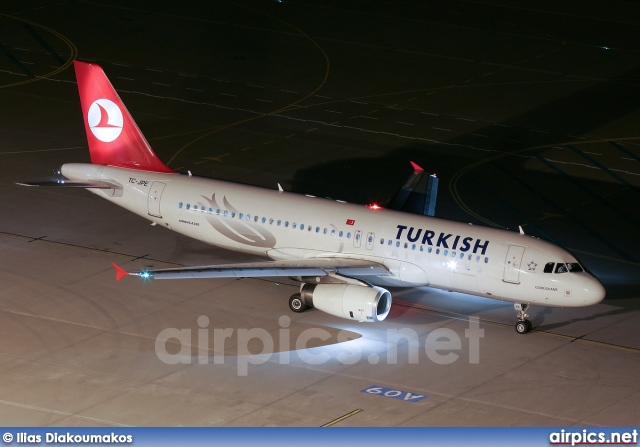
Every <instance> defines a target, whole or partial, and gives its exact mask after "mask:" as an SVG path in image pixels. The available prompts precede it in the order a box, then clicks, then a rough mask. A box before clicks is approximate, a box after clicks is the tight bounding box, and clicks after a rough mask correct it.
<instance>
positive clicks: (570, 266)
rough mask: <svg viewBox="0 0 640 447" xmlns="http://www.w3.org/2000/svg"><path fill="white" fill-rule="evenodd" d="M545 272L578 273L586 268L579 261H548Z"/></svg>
mask: <svg viewBox="0 0 640 447" xmlns="http://www.w3.org/2000/svg"><path fill="white" fill-rule="evenodd" d="M544 272H545V273H567V272H572V273H578V272H584V269H583V268H582V266H581V265H580V264H578V263H577V262H568V263H566V264H565V263H562V262H558V263H557V264H556V263H555V262H547V264H546V265H545V266H544Z"/></svg>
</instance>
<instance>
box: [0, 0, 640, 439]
mask: <svg viewBox="0 0 640 447" xmlns="http://www.w3.org/2000/svg"><path fill="white" fill-rule="evenodd" d="M639 27H640V5H639V4H637V3H635V2H623V1H618V0H614V1H613V3H612V2H606V3H605V2H595V1H593V2H584V1H580V2H578V1H569V2H562V3H558V2H539V1H536V2H533V1H518V2H507V1H499V0H498V1H494V2H491V3H489V2H482V1H460V2H444V1H436V2H427V3H425V2H402V3H401V4H395V3H391V2H390V3H382V2H380V3H376V2H373V3H371V2H366V3H365V2H347V3H345V2H323V3H322V4H320V3H314V2H307V1H284V2H276V1H274V2H258V1H253V2H251V1H240V2H204V1H193V2H187V3H186V4H184V3H180V4H176V2H171V1H162V0H161V1H150V0H140V1H137V2H125V1H121V2H108V3H107V2H104V3H101V2H92V1H59V2H49V1H46V2H45V1H41V0H33V1H13V0H8V1H5V2H3V4H2V6H0V45H1V46H0V117H1V121H0V142H1V143H0V203H1V204H2V212H1V213H0V284H1V285H2V287H1V288H0V424H2V425H7V426H31V425H37V426H322V425H331V426H336V427H338V426H573V425H580V426H590V425H592V426H609V425H625V426H632V425H637V424H638V421H639V420H640V376H639V375H638V371H639V370H640V335H639V331H638V327H640V310H639V309H640V263H639V262H640V238H639V237H638V229H639V225H640V211H639V207H638V204H639V203H640V200H639V198H640V194H639V189H638V187H639V186H640V145H639V144H640V134H639V133H638V130H637V129H638V122H640V107H639V104H640V102H639V101H638V99H639V98H640V76H639V73H640V63H639V62H638V61H639V60H640V59H639V58H638V55H639V54H640V46H639V45H638V41H637V39H636V36H637V35H638V31H639V30H638V28H639ZM74 59H81V60H88V61H95V62H97V63H99V64H100V65H102V67H103V68H104V69H105V72H106V73H107V75H108V76H109V78H110V79H111V81H112V83H113V85H114V86H115V88H116V89H117V90H118V91H119V92H120V96H121V97H122V99H123V101H124V102H125V104H126V105H127V107H128V109H129V111H130V112H131V114H132V115H133V117H134V119H135V120H136V122H137V123H138V125H139V127H140V128H141V129H142V131H143V133H144V134H145V135H146V136H147V138H148V140H149V142H150V143H151V145H152V146H153V147H154V149H155V150H156V152H157V153H158V154H159V156H160V157H161V158H162V159H163V160H164V161H165V162H166V163H168V164H169V166H170V167H172V168H173V169H176V170H178V171H180V172H183V173H187V171H191V172H192V173H193V175H199V176H205V177H215V178H219V179H223V180H230V181H235V182H240V183H246V184H252V185H256V186H260V187H266V188H277V184H278V183H280V184H281V185H282V186H283V188H284V189H285V190H287V191H292V192H295V193H302V194H312V195H316V196H323V197H331V198H334V199H341V200H347V201H349V202H354V203H362V204H367V203H372V202H376V203H384V201H385V200H388V199H389V198H390V197H391V196H392V195H393V193H394V192H395V190H396V189H397V188H398V187H400V186H401V185H402V184H403V182H404V180H405V179H406V178H407V176H408V175H409V174H410V172H411V167H410V164H409V162H410V161H414V162H416V163H418V164H419V165H421V166H422V167H423V168H425V169H426V170H427V171H430V172H434V173H436V174H437V175H438V177H439V178H440V191H439V196H438V204H437V208H436V215H437V216H439V217H444V218H448V219H453V220H459V221H465V222H470V223H473V224H477V225H491V226H497V227H502V228H509V229H512V230H513V229H515V230H516V231H517V229H518V226H522V228H523V230H524V231H525V232H527V233H528V234H532V235H535V236H539V237H544V238H546V239H549V240H552V241H554V242H556V243H558V244H560V245H562V246H564V247H567V248H568V249H569V250H571V251H572V252H573V253H575V254H576V256H577V257H578V259H580V261H581V262H582V263H583V264H584V266H585V267H586V268H587V269H589V270H590V271H591V272H592V273H593V274H594V275H596V276H597V277H598V278H599V279H600V280H601V282H602V283H603V284H604V286H605V288H606V290H607V298H606V299H605V300H604V301H603V302H602V303H600V304H598V305H595V306H591V307H586V308H577V309H561V308H541V307H532V308H531V310H530V312H529V313H530V315H531V320H532V322H533V325H534V330H533V331H532V332H530V333H529V334H526V335H524V336H523V335H519V334H517V333H516V332H515V330H514V328H513V325H514V323H515V312H514V309H513V306H512V304H510V303H503V302H500V301H496V300H490V299H485V298H478V297H473V296H468V295H463V294H458V293H451V292H445V291H438V290H434V289H429V288H416V289H397V290H392V293H393V297H394V304H393V308H392V311H391V314H390V315H389V317H388V318H387V319H386V320H385V321H384V322H382V323H379V324H358V323H356V322H351V321H348V320H343V319H339V318H336V317H332V316H329V315H326V314H323V313H321V312H319V311H313V310H312V311H308V312H305V313H303V314H293V313H292V312H290V311H289V309H288V306H287V299H288V297H289V296H290V295H291V294H292V293H294V292H295V291H296V285H295V283H294V282H293V281H290V280H285V281H278V282H276V281H273V280H268V279H265V280H256V279H242V280H235V279H234V280H192V281H182V280H177V281H164V282H163V281H161V282H153V281H146V282H145V281H142V280H138V278H128V279H124V280H122V281H120V282H116V281H115V279H114V276H115V275H114V271H113V269H112V267H111V265H110V264H111V263H112V262H116V263H119V264H121V265H123V266H125V267H126V268H134V269H135V268H143V267H149V266H154V267H168V266H182V265H209V264H221V263H232V262H245V261H246V262H249V261H253V260H256V259H257V258H253V257H250V256H247V255H243V254H240V253H234V252H229V251H226V250H222V249H219V248H216V247H212V246H207V245H204V244H202V243H200V242H198V241H195V240H190V239H187V238H185V237H183V236H180V235H178V234H175V233H172V232H170V231H168V230H166V229H163V228H159V227H152V226H150V225H149V222H147V221H145V220H143V219H141V218H139V217H137V216H135V215H132V214H130V213H128V212H126V211H125V210H123V209H120V208H118V207H116V206H114V205H112V204H110V203H108V202H105V201H101V200H100V199H99V198H98V197H96V196H94V195H92V194H90V193H89V192H87V191H84V190H74V189H61V188H51V189H46V188H25V187H20V186H18V185H16V184H15V182H16V181H20V180H30V179H38V178H42V177H46V176H48V175H50V174H51V172H52V170H53V169H55V168H57V167H59V166H60V165H62V164H63V163H66V162H88V161H89V157H88V151H87V148H86V139H85V134H84V126H83V125H82V116H81V112H80V105H79V99H78V93H77V87H76V85H75V76H74V73H73V67H72V61H73V60H74Z"/></svg>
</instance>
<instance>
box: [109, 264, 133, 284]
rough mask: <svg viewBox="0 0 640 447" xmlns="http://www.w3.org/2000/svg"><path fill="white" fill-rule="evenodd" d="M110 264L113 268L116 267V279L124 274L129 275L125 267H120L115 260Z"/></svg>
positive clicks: (119, 278)
mask: <svg viewBox="0 0 640 447" xmlns="http://www.w3.org/2000/svg"><path fill="white" fill-rule="evenodd" d="M111 265H112V266H113V268H114V269H116V281H120V280H121V279H122V278H124V277H125V276H129V272H127V271H126V270H125V269H123V268H122V267H120V266H119V265H118V264H116V263H115V262H112V263H111Z"/></svg>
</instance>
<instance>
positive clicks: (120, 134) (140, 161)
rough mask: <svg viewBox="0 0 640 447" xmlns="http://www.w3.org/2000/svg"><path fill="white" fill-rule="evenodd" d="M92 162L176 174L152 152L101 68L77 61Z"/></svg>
mask: <svg viewBox="0 0 640 447" xmlns="http://www.w3.org/2000/svg"><path fill="white" fill-rule="evenodd" d="M74 67H75V69H76V78H77V80H78V90H79V91H80V103H81V105H82V115H83V116H84V127H85V130H86V132H87V141H88V142H89V153H90V155H91V162H92V163H95V164H101V165H110V166H118V167H122V168H131V169H140V170H143V171H154V172H174V171H173V170H171V169H169V168H168V167H167V166H166V165H165V164H164V163H163V162H162V161H161V160H160V159H159V158H158V156H157V155H156V154H155V152H153V149H151V146H149V143H148V142H147V140H146V139H145V138H144V135H142V132H140V129H138V126H137V125H136V123H135V121H133V118H132V117H131V115H130V114H129V111H128V110H127V108H126V107H125V106H124V104H123V102H122V100H121V99H120V97H119V96H118V94H117V93H116V91H115V89H114V88H113V86H112V85H111V82H109V79H107V75H105V74H104V71H103V70H102V68H101V67H100V66H99V65H96V64H91V63H88V62H80V61H74Z"/></svg>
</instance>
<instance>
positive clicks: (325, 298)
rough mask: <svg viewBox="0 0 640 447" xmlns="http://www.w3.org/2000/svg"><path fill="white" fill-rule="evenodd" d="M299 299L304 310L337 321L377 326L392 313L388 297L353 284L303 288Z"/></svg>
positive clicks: (376, 290) (382, 290)
mask: <svg viewBox="0 0 640 447" xmlns="http://www.w3.org/2000/svg"><path fill="white" fill-rule="evenodd" d="M300 297H301V298H302V300H303V302H304V303H305V304H306V305H307V306H311V307H315V308H316V309H318V310H321V311H322V312H326V313H328V314H330V315H335V316H336V317H341V318H347V319H349V320H357V321H371V322H377V321H382V320H384V319H385V318H387V315H389V311H390V310H391V293H389V291H388V290H385V289H383V288H381V287H367V286H359V285H355V284H305V285H304V286H303V287H302V289H301V290H300Z"/></svg>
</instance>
